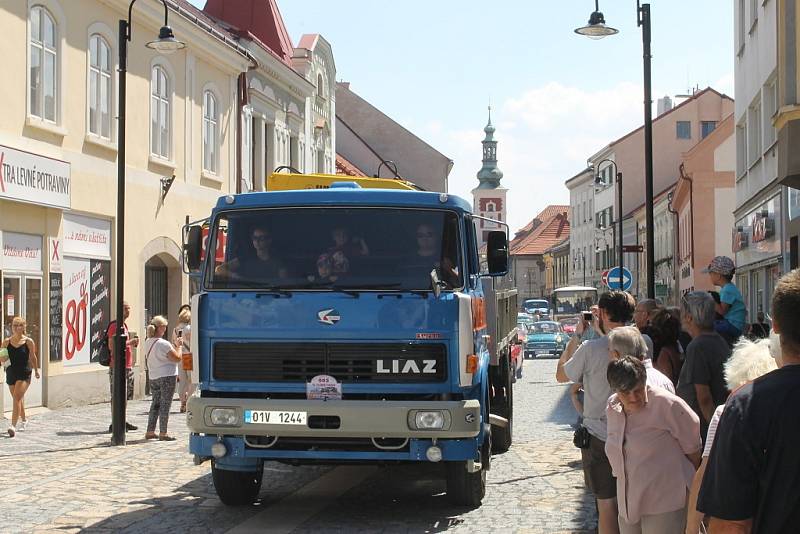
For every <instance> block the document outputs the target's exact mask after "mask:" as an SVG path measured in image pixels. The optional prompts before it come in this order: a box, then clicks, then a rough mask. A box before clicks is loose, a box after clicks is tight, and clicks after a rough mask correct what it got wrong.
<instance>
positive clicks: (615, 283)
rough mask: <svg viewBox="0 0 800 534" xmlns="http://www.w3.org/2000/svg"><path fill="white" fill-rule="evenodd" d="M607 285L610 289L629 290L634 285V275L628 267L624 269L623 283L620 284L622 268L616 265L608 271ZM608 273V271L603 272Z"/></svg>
mask: <svg viewBox="0 0 800 534" xmlns="http://www.w3.org/2000/svg"><path fill="white" fill-rule="evenodd" d="M607 273H608V274H607V275H606V276H607V280H606V285H607V286H608V288H609V289H613V290H617V291H620V290H621V291H628V290H629V289H630V288H631V286H633V275H632V274H631V272H630V271H629V270H628V269H625V268H623V269H622V273H621V274H622V283H621V284H620V268H619V267H614V268H613V269H611V270H609V271H607ZM603 274H606V273H603Z"/></svg>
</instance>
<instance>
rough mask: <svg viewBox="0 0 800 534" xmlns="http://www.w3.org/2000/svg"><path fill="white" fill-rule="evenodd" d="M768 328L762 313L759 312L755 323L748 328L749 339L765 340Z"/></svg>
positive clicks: (767, 335)
mask: <svg viewBox="0 0 800 534" xmlns="http://www.w3.org/2000/svg"><path fill="white" fill-rule="evenodd" d="M769 330H770V326H769V323H768V322H767V320H766V317H765V316H764V312H763V311H760V312H758V313H757V314H756V322H755V323H753V324H752V325H751V327H750V337H751V338H752V339H753V340H757V339H766V338H768V337H769Z"/></svg>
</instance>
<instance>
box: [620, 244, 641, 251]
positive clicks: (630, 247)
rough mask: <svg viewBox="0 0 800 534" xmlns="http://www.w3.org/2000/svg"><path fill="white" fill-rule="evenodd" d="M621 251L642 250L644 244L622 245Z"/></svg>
mask: <svg viewBox="0 0 800 534" xmlns="http://www.w3.org/2000/svg"><path fill="white" fill-rule="evenodd" d="M622 252H644V245H622Z"/></svg>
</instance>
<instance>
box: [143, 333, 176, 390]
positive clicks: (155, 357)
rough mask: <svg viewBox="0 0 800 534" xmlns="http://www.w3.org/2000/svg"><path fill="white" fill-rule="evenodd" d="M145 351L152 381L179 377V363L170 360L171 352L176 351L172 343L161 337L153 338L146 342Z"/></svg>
mask: <svg viewBox="0 0 800 534" xmlns="http://www.w3.org/2000/svg"><path fill="white" fill-rule="evenodd" d="M144 350H145V357H146V358H147V370H148V371H149V374H150V380H155V379H156V378H164V377H165V376H178V362H176V361H173V360H171V359H170V358H169V353H170V351H172V350H174V349H173V347H172V343H170V342H169V341H167V340H166V339H163V338H160V337H151V338H149V339H148V340H147V341H145V342H144Z"/></svg>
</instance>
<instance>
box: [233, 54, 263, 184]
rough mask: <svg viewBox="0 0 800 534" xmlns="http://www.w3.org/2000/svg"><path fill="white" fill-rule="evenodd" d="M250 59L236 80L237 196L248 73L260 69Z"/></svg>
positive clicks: (250, 57)
mask: <svg viewBox="0 0 800 534" xmlns="http://www.w3.org/2000/svg"><path fill="white" fill-rule="evenodd" d="M247 57H248V59H250V65H249V66H248V67H247V70H246V71H245V72H240V73H239V77H238V78H237V80H236V158H237V161H236V194H237V195H238V194H239V193H241V192H242V156H243V154H242V126H243V125H244V121H243V120H242V112H243V111H244V107H245V106H246V105H247V104H249V103H250V98H249V94H248V92H247V73H248V72H250V71H251V70H255V69H257V68H258V61H256V59H255V58H254V57H253V56H252V54H250V53H249V52H248V53H247Z"/></svg>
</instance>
